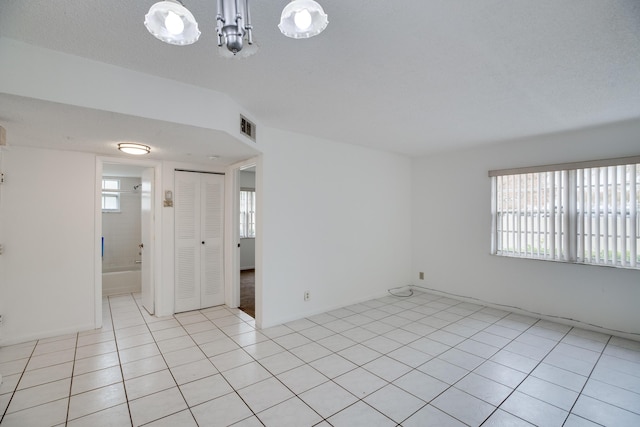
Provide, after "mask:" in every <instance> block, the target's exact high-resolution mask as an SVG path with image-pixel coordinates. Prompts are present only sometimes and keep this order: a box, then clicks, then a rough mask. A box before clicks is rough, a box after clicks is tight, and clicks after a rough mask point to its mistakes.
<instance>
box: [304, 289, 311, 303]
mask: <svg viewBox="0 0 640 427" xmlns="http://www.w3.org/2000/svg"><path fill="white" fill-rule="evenodd" d="M309 298H311V294H310V293H309V291H304V300H305V301H309Z"/></svg>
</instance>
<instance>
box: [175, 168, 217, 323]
mask: <svg viewBox="0 0 640 427" xmlns="http://www.w3.org/2000/svg"><path fill="white" fill-rule="evenodd" d="M223 201H224V177H223V176H221V175H214V174H204V173H194V172H180V171H177V172H176V174H175V312H176V313H179V312H182V311H188V310H197V309H200V308H204V307H211V306H214V305H220V304H224V269H223V223H224V214H223V212H224V210H223Z"/></svg>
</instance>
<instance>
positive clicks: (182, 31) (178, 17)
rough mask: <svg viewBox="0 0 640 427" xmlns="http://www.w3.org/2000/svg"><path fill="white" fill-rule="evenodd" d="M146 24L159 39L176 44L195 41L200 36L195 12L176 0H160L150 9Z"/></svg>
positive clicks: (145, 18)
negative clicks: (192, 12)
mask: <svg viewBox="0 0 640 427" xmlns="http://www.w3.org/2000/svg"><path fill="white" fill-rule="evenodd" d="M144 26H145V27H147V30H149V32H150V33H151V34H153V35H154V37H155V38H157V39H158V40H162V41H163V42H165V43H169V44H175V45H180V46H183V45H188V44H192V43H195V42H196V41H197V40H198V38H199V37H200V30H198V23H197V22H196V19H195V18H194V17H193V14H191V12H190V11H189V9H187V8H186V7H184V5H183V4H182V3H181V2H178V1H176V0H164V1H160V2H158V3H156V4H154V5H153V6H151V8H150V9H149V12H148V13H147V14H146V15H145V17H144Z"/></svg>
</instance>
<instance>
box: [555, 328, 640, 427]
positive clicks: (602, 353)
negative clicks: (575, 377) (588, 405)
mask: <svg viewBox="0 0 640 427" xmlns="http://www.w3.org/2000/svg"><path fill="white" fill-rule="evenodd" d="M612 338H613V336H612V335H609V339H608V340H607V342H606V343H605V346H604V347H603V348H602V351H601V352H600V354H599V355H598V360H596V362H595V363H594V364H593V367H592V368H591V370H590V371H589V376H588V377H587V380H586V381H585V382H584V384H583V385H582V388H581V389H580V392H579V393H578V397H577V398H576V400H575V402H573V405H571V410H570V412H569V414H571V413H572V411H573V408H574V407H575V406H576V403H578V400H579V399H580V397H581V396H586V397H589V398H591V399H594V400H597V401H599V402H602V403H604V404H606V405H609V406H614V407H616V408H618V409H621V410H623V411H627V412H631V413H633V414H636V415H640V413H638V412H633V411H631V410H629V409H627V408H623V407H621V406H618V405H615V404H612V403H609V402H605V401H604V400H601V399H598V398H596V397H591V396H588V395H586V394H583V392H584V389H585V388H586V387H587V384H588V383H589V380H590V379H591V375H593V371H595V369H596V367H597V366H598V363H600V359H602V356H603V355H604V350H605V349H606V348H607V346H608V345H609V343H610V342H611V339H612ZM594 381H598V380H597V379H594ZM605 384H607V385H610V386H611V387H616V388H621V387H617V386H615V385H611V384H608V383H605ZM623 390H626V389H623ZM631 393H634V392H631ZM635 394H638V393H635ZM639 396H640V394H639ZM574 415H576V416H579V415H577V414H574ZM567 418H568V417H567ZM580 418H582V417H580ZM589 421H591V420H589ZM565 422H566V420H565ZM591 422H594V421H591Z"/></svg>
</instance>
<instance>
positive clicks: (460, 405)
mask: <svg viewBox="0 0 640 427" xmlns="http://www.w3.org/2000/svg"><path fill="white" fill-rule="evenodd" d="M138 298H139V295H124V296H117V297H110V298H109V299H108V300H107V299H105V302H104V313H105V320H104V325H105V326H104V327H103V328H102V329H101V330H96V331H90V332H83V333H80V334H72V335H67V336H60V337H56V338H51V339H44V340H39V341H35V342H29V343H24V344H20V345H13V346H8V347H4V348H0V372H1V373H2V375H3V380H4V382H3V383H2V385H1V386H0V414H2V420H1V424H2V426H3V427H4V426H7V427H8V426H13V425H16V426H40V425H42V426H58V425H60V426H62V425H69V426H102V425H109V426H126V425H136V426H138V425H153V426H196V425H199V426H212V425H213V426H226V425H238V426H261V425H265V426H278V427H286V426H296V427H299V426H314V425H318V426H336V427H340V426H349V427H353V426H367V427H373V426H398V425H402V426H407V427H410V426H463V425H470V426H478V425H483V426H528V425H539V426H555V425H558V426H560V425H564V426H593V425H610V426H640V342H636V341H630V340H625V339H621V338H617V337H611V336H608V335H603V334H599V333H595V332H590V331H586V330H581V329H576V328H571V327H568V326H564V325H560V324H557V323H551V322H548V321H543V320H538V319H534V318H530V317H524V316H520V315H516V314H513V313H509V312H505V311H500V310H495V309H491V308H486V307H482V306H479V305H474V304H468V303H462V302H460V301H457V300H454V299H450V298H442V297H439V296H435V295H430V294H426V293H421V292H416V293H415V294H414V296H412V297H410V298H399V297H393V296H389V297H385V298H381V299H377V300H372V301H367V302H365V303H362V304H357V305H353V306H349V307H345V308H342V309H339V310H334V311H331V312H328V313H324V314H320V315H316V316H312V317H310V318H307V319H301V320H297V321H294V322H290V323H288V324H285V325H282V326H277V327H273V328H269V329H265V330H255V328H254V322H253V319H252V318H250V317H249V316H247V315H246V314H244V313H242V312H241V311H238V310H235V309H228V308H225V307H215V308H211V309H206V310H200V311H196V312H189V313H182V314H178V315H176V316H174V317H170V318H160V319H159V318H154V317H151V316H148V315H147V314H146V312H145V311H144V310H140V308H139V299H138Z"/></svg>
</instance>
